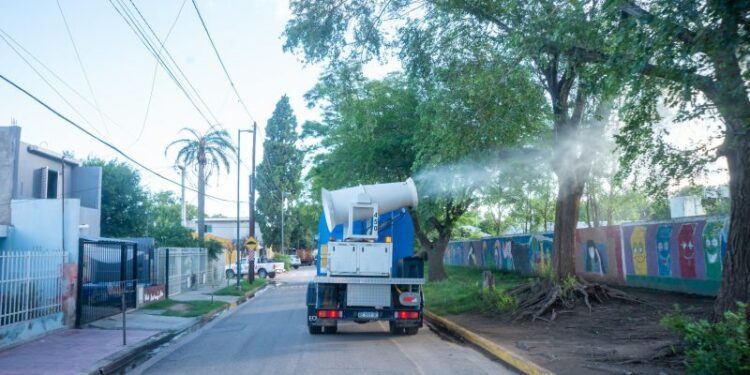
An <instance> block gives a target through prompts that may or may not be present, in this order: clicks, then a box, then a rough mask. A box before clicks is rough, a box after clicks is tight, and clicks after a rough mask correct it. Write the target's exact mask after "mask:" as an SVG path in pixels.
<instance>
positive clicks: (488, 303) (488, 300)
mask: <svg viewBox="0 0 750 375" xmlns="http://www.w3.org/2000/svg"><path fill="white" fill-rule="evenodd" d="M481 297H482V301H483V302H484V305H483V306H482V309H483V311H484V312H487V313H494V314H502V313H507V312H513V311H515V310H516V308H517V307H518V301H517V300H516V299H515V298H513V297H512V296H509V295H508V294H507V293H506V292H505V291H504V290H499V289H485V290H483V291H482V292H481Z"/></svg>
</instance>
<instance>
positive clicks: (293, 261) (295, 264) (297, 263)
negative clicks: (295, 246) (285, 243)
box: [289, 255, 302, 270]
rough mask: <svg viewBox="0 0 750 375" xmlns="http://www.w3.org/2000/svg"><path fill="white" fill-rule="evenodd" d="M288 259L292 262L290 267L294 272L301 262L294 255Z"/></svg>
mask: <svg viewBox="0 0 750 375" xmlns="http://www.w3.org/2000/svg"><path fill="white" fill-rule="evenodd" d="M289 258H290V259H291V260H292V267H293V268H294V269H295V270H296V269H297V268H299V266H301V265H302V261H301V260H300V259H299V257H298V256H296V255H290V256H289Z"/></svg>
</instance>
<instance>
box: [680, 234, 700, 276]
mask: <svg viewBox="0 0 750 375" xmlns="http://www.w3.org/2000/svg"><path fill="white" fill-rule="evenodd" d="M677 246H678V250H679V252H680V271H681V275H682V277H684V278H694V277H696V273H695V254H696V252H697V249H696V247H695V224H693V223H691V224H682V225H680V231H679V232H678V233H677Z"/></svg>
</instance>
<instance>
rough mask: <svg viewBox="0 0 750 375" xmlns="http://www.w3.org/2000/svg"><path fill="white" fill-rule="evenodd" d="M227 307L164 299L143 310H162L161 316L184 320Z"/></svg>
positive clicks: (207, 302)
mask: <svg viewBox="0 0 750 375" xmlns="http://www.w3.org/2000/svg"><path fill="white" fill-rule="evenodd" d="M224 305H227V303H226V302H222V301H175V300H173V299H165V300H161V301H158V302H154V303H150V304H148V305H146V306H144V307H143V308H144V309H151V310H164V312H163V313H162V314H161V315H163V316H179V317H184V318H189V317H194V316H202V315H204V314H207V313H209V312H211V311H213V310H214V309H218V308H219V307H222V306H224Z"/></svg>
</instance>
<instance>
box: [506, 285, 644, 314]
mask: <svg viewBox="0 0 750 375" xmlns="http://www.w3.org/2000/svg"><path fill="white" fill-rule="evenodd" d="M507 293H508V295H509V296H511V297H513V298H515V299H516V301H517V303H518V304H517V306H516V310H515V312H514V313H513V317H514V320H516V321H517V320H521V319H525V318H530V319H531V320H532V321H534V320H537V319H539V320H543V321H547V322H551V321H553V320H555V319H556V318H557V317H558V316H559V315H560V314H565V313H570V312H572V310H573V308H574V307H575V306H576V304H577V303H579V302H580V301H583V303H584V304H586V307H588V309H589V312H591V310H592V306H591V302H592V301H596V302H598V303H605V302H607V301H609V300H611V299H617V300H621V301H627V302H631V303H646V302H645V301H643V300H641V299H639V298H636V297H633V296H631V295H629V294H627V293H625V292H623V291H620V290H617V289H614V288H610V287H608V286H606V285H603V284H597V283H589V282H587V281H585V280H582V279H580V278H570V279H568V280H566V281H564V282H563V283H556V282H554V281H552V280H549V279H544V280H540V281H535V282H531V283H526V284H521V285H519V286H517V287H515V288H513V289H510V290H508V292H507ZM547 314H549V317H545V316H546V315H547Z"/></svg>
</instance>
